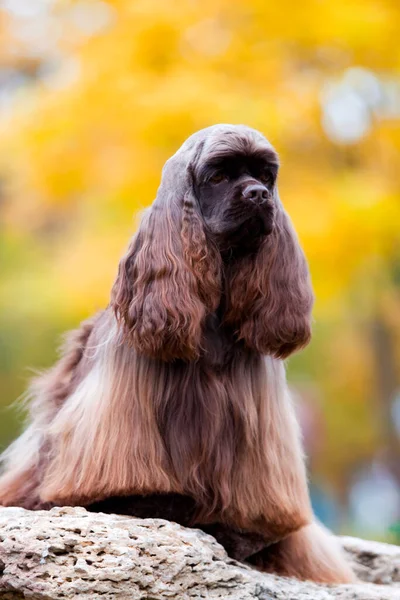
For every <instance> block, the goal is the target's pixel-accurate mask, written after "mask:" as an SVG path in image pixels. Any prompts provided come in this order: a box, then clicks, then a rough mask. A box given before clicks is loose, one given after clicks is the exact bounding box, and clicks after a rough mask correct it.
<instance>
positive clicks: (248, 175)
mask: <svg viewBox="0 0 400 600" xmlns="http://www.w3.org/2000/svg"><path fill="white" fill-rule="evenodd" d="M277 173H278V162H277V157H276V155H275V153H274V152H273V151H272V150H267V151H259V152H255V153H252V154H248V155H246V154H236V155H235V154H227V155H225V156H219V157H218V156H217V157H214V158H211V159H210V160H209V161H208V162H206V163H205V164H204V165H203V166H202V167H201V168H200V170H199V172H198V173H197V176H196V184H197V185H196V188H197V189H196V195H197V198H198V201H199V204H200V210H201V212H202V215H203V218H204V220H205V222H206V225H207V226H208V228H209V230H210V232H211V234H212V235H213V236H214V238H215V240H216V242H217V244H218V246H219V247H220V249H221V251H225V250H227V251H229V250H234V249H236V250H243V251H249V250H252V249H256V248H257V247H258V246H259V244H260V241H261V240H262V238H263V237H264V236H266V235H269V234H270V233H271V231H272V229H273V226H274V194H273V192H274V186H275V182H276V177H277Z"/></svg>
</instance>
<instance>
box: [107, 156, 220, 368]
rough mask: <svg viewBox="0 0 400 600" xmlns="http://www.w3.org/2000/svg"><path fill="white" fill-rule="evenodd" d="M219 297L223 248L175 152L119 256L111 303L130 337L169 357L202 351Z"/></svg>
mask: <svg viewBox="0 0 400 600" xmlns="http://www.w3.org/2000/svg"><path fill="white" fill-rule="evenodd" d="M219 301H220V255H219V252H218V251H217V249H216V247H215V246H214V245H213V244H212V242H211V241H210V240H209V239H208V237H207V233H206V231H205V228H204V224H203V219H202V216H201V214H200V211H199V207H198V202H197V199H196V197H195V194H194V191H193V181H192V175H191V168H190V167H189V166H188V165H187V163H186V162H185V161H183V160H178V159H177V158H176V157H173V158H172V159H170V160H169V161H168V162H167V164H166V166H165V167H164V172H163V178H162V182H161V185H160V188H159V191H158V195H157V198H156V200H155V202H154V204H153V205H152V207H151V208H150V209H148V211H147V212H146V213H145V215H144V217H143V219H142V222H141V225H140V228H139V231H138V233H137V234H136V235H135V236H134V238H133V239H132V241H131V243H130V246H129V248H128V252H127V253H126V255H125V256H124V257H123V258H122V260H121V262H120V265H119V270H118V276H117V279H116V282H115V284H114V287H113V290H112V298H111V305H112V306H113V308H114V310H115V313H116V316H117V319H118V320H119V321H120V323H121V324H122V327H123V334H124V337H125V339H126V340H127V341H128V343H130V344H132V345H133V346H134V347H135V348H136V350H137V351H138V352H140V353H143V354H145V355H147V356H149V357H152V358H160V359H163V360H166V361H170V360H173V359H176V358H180V359H184V360H193V359H196V358H197V357H198V356H199V353H200V351H201V341H202V326H203V324H204V320H205V317H206V315H207V314H208V313H209V312H212V311H214V310H215V309H216V307H217V306H218V304H219Z"/></svg>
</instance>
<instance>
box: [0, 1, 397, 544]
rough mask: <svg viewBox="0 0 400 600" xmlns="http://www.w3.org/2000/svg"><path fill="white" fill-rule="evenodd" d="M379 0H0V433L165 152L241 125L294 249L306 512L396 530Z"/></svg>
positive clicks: (384, 14) (393, 4)
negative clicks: (302, 284) (306, 283)
mask: <svg viewBox="0 0 400 600" xmlns="http://www.w3.org/2000/svg"><path fill="white" fill-rule="evenodd" d="M399 30H400V5H399V3H398V1H397V0H362V1H361V0H346V1H345V0H337V1H336V2H330V1H329V0H303V2H296V1H295V0H281V1H280V2H278V3H276V2H269V1H268V0H263V1H261V0H235V2H232V1H228V0H212V1H211V0H202V1H201V2H200V1H198V0H180V1H177V0H169V1H168V2H162V1H161V0H113V1H111V0H110V1H105V0H81V1H68V0H60V1H56V0H54V1H52V0H3V1H2V2H0V264H1V279H0V389H1V394H0V446H5V445H6V444H7V443H8V442H9V441H10V440H11V439H12V438H13V437H14V436H15V435H16V433H17V431H18V430H19V429H20V427H21V422H22V415H21V414H20V413H19V412H18V411H17V410H15V408H10V404H11V403H12V402H13V401H14V400H15V399H16V398H17V397H18V396H19V395H20V394H21V393H22V392H23V390H24V389H25V388H26V382H27V380H28V379H29V377H30V374H31V371H30V370H29V369H28V367H32V368H33V369H42V368H44V367H47V366H48V365H50V364H51V363H52V362H53V361H54V359H55V356H56V348H57V342H58V340H59V336H60V334H61V333H62V332H63V331H64V330H65V329H68V328H71V327H75V326H76V325H77V324H78V323H79V321H80V320H81V319H82V318H85V317H86V316H88V315H89V314H91V313H93V311H95V310H97V309H99V308H102V307H104V306H105V305H106V304H107V302H108V295H109V290H110V286H111V284H112V281H113V279H114V276H115V274H116V268H117V263H118V259H119V257H120V255H121V253H122V251H123V250H124V248H125V246H126V244H127V242H128V239H129V237H130V235H131V234H132V232H133V231H134V229H135V225H136V221H135V218H134V213H135V212H136V211H137V210H140V209H142V208H143V207H145V206H146V205H148V204H149V203H150V202H151V201H152V200H153V198H154V197H155V193H156V189H157V187H158V183H159V179H160V171H161V167H162V165H163V163H164V162H165V160H166V159H167V158H168V157H169V156H170V155H171V154H172V153H173V152H175V150H176V149H177V148H178V146H179V145H180V144H181V143H182V141H183V140H184V139H185V138H186V137H187V136H188V135H189V134H190V133H192V132H193V131H195V130H197V129H199V128H201V127H204V126H207V125H210V124H213V123H216V122H225V123H245V124H248V125H251V126H253V127H255V128H258V129H260V130H261V131H262V132H263V133H265V135H266V136H267V137H268V138H269V139H270V141H271V142H272V143H273V144H274V145H275V147H276V148H277V150H278V151H279V153H280V156H281V162H282V169H281V174H280V193H281V197H282V199H283V202H284V203H285V205H286V207H287V209H288V211H289V213H290V214H291V216H292V219H293V221H294V224H295V226H296V228H297V230H298V232H299V235H300V238H301V241H302V243H303V246H304V248H305V251H306V254H307V256H308V259H309V261H310V265H311V272H312V277H313V282H314V287H315V292H316V297H317V301H316V307H315V313H314V315H315V324H314V338H313V342H312V344H311V345H310V346H309V348H308V349H307V350H306V351H304V352H302V353H301V354H300V355H298V356H296V357H295V358H293V359H291V361H290V362H289V365H288V372H289V379H290V382H291V384H292V386H293V389H294V392H295V395H296V398H297V399H298V403H299V411H300V417H301V420H302V423H303V429H304V435H305V444H306V448H307V452H308V455H309V466H310V472H311V480H312V493H313V499H314V504H315V508H316V511H317V514H318V515H319V516H320V517H321V518H322V519H323V520H324V521H325V522H327V523H328V525H330V526H332V527H334V529H336V530H342V531H347V532H353V533H358V534H363V535H365V536H368V535H371V536H375V537H381V538H383V539H391V540H396V539H397V540H399V539H400V530H399V518H400V163H399V151H400V44H399Z"/></svg>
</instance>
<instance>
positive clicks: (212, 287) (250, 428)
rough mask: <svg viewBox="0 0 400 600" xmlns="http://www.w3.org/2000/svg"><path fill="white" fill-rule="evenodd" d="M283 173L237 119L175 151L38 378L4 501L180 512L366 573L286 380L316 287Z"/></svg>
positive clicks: (260, 548)
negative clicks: (329, 505)
mask: <svg viewBox="0 0 400 600" xmlns="http://www.w3.org/2000/svg"><path fill="white" fill-rule="evenodd" d="M278 171H279V160H278V155H277V153H276V151H275V150H274V148H273V147H272V146H271V144H270V143H269V142H268V141H267V140H266V138H265V137H264V136H263V135H262V134H261V133H259V132H258V131H255V130H253V129H250V128H248V127H245V126H241V125H216V126H213V127H209V128H206V129H203V130H201V131H199V132H197V133H195V134H194V135H192V136H191V137H189V138H188V139H187V140H186V141H185V142H184V144H183V145H182V147H181V148H180V149H179V150H178V151H177V153H176V154H175V155H174V156H172V157H171V158H170V159H169V160H168V161H167V162H166V164H165V166H164V169H163V173H162V181H161V185H160V188H159V190H158V194H157V198H156V200H155V201H154V203H153V204H152V206H151V207H150V208H149V209H148V210H147V211H146V212H145V213H144V215H143V218H142V221H141V224H140V227H139V229H138V232H137V233H136V235H135V236H134V237H133V238H132V240H131V242H130V245H129V247H128V250H127V252H126V254H125V255H124V256H123V258H122V259H121V261H120V264H119V269H118V274H117V277H116V281H115V283H114V285H113V288H112V291H111V299H110V304H109V306H108V307H107V308H106V309H105V310H104V311H102V312H101V313H99V314H97V315H95V316H94V317H93V318H92V319H89V320H88V321H86V322H84V323H83V324H82V325H81V327H80V328H79V329H78V330H77V331H76V332H74V333H72V334H70V336H69V337H68V340H67V343H66V345H65V347H64V350H63V353H62V356H61V358H60V360H59V362H58V363H57V364H56V365H55V366H54V367H53V368H52V369H51V370H50V371H49V372H47V373H45V374H44V375H42V376H41V377H39V378H38V379H37V380H35V381H34V382H33V384H32V387H31V390H30V393H29V399H30V417H29V424H28V426H27V428H26V429H25V431H24V432H23V433H22V435H21V436H20V437H19V438H18V439H17V440H16V441H15V442H14V443H13V444H12V445H11V446H10V448H9V449H7V450H6V451H5V453H4V454H3V456H2V463H3V474H2V476H1V478H0V504H3V505H5V506H9V505H18V506H23V507H25V508H29V509H35V510H37V509H46V508H50V507H52V506H56V505H81V506H85V507H87V508H88V510H92V511H103V512H119V513H123V514H130V515H134V516H138V517H160V518H166V519H171V520H174V521H177V522H178V523H181V524H183V525H186V526H196V527H200V528H202V529H204V530H205V531H207V532H209V533H212V534H213V535H215V537H216V538H217V540H219V541H220V542H221V543H222V544H223V545H224V546H225V548H226V549H227V551H228V553H229V554H230V555H231V556H232V557H234V558H237V559H238V560H243V561H248V562H249V563H251V564H253V565H255V566H256V567H258V568H260V569H263V570H264V571H269V572H274V573H278V574H282V575H288V576H294V577H298V578H300V579H309V580H313V581H317V582H328V583H344V582H350V581H353V580H354V575H353V573H352V571H351V569H350V567H349V566H348V565H347V563H346V561H345V559H344V558H343V556H342V555H341V552H340V550H339V548H338V546H337V543H336V541H335V539H334V537H333V536H331V535H330V534H329V533H327V532H326V531H325V530H324V529H323V528H322V527H321V526H319V525H318V524H317V523H316V522H315V520H314V517H313V514H312V509H311V505H310V499H309V494H308V489H307V477H306V469H305V462H304V457H303V450H302V445H301V441H300V434H299V427H298V424H297V421H296V417H295V413H294V409H293V406H292V402H291V398H290V394H289V391H288V386H287V383H286V378H285V367H284V359H285V358H287V357H288V356H290V355H291V354H292V353H293V352H295V351H296V350H299V349H301V348H303V347H304V346H305V345H306V344H307V343H308V342H309V340H310V337H311V325H310V322H311V311H312V305H313V292H312V287H311V282H310V276H309V271H308V266H307V262H306V259H305V257H304V254H303V251H302V249H301V247H300V245H299V242H298V239H297V236H296V233H295V231H294V229H293V227H292V224H291V222H290V219H289V217H288V215H287V213H286V212H285V210H284V208H283V205H282V203H281V201H280V199H279V195H278V188H277V177H278Z"/></svg>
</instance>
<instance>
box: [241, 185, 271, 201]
mask: <svg viewBox="0 0 400 600" xmlns="http://www.w3.org/2000/svg"><path fill="white" fill-rule="evenodd" d="M268 196H269V193H268V190H267V188H266V187H265V186H264V185H261V184H259V183H253V184H251V185H248V186H247V187H246V188H245V189H244V190H243V198H246V200H250V201H251V202H254V204H263V203H264V202H265V201H266V200H268Z"/></svg>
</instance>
